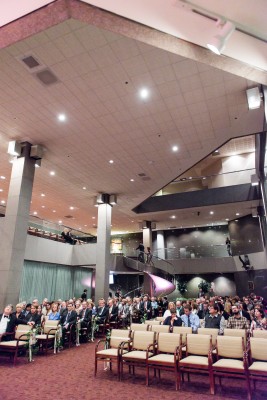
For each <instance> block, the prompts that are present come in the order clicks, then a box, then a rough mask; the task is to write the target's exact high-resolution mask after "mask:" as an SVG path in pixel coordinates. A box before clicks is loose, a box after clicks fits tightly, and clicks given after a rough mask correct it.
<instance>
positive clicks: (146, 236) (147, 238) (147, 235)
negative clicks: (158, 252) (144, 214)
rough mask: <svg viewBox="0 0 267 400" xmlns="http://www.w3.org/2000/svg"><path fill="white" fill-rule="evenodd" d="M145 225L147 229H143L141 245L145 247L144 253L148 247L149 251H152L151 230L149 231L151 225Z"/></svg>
mask: <svg viewBox="0 0 267 400" xmlns="http://www.w3.org/2000/svg"><path fill="white" fill-rule="evenodd" d="M147 222H148V221H147ZM147 225H148V226H147V228H144V229H143V244H144V246H145V252H146V250H147V247H150V248H151V251H152V229H151V223H150V222H148V224H147Z"/></svg>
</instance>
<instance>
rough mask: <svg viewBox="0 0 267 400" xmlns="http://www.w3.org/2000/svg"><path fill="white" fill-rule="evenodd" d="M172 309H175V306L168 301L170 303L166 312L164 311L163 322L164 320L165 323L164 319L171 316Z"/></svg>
mask: <svg viewBox="0 0 267 400" xmlns="http://www.w3.org/2000/svg"><path fill="white" fill-rule="evenodd" d="M173 308H175V304H174V303H173V302H172V301H170V302H169V303H168V308H167V310H166V311H164V314H163V320H164V321H165V319H166V318H167V317H170V316H171V310H172V309H173Z"/></svg>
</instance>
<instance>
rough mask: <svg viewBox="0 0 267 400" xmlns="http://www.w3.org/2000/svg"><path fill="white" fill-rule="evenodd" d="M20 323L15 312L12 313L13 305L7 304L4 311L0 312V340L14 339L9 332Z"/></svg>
mask: <svg viewBox="0 0 267 400" xmlns="http://www.w3.org/2000/svg"><path fill="white" fill-rule="evenodd" d="M19 323H20V322H19V320H18V319H17V318H16V315H15V313H13V314H12V307H11V306H6V307H5V308H4V312H3V313H2V314H0V342H1V341H9V340H12V335H8V333H13V332H14V330H15V327H16V325H18V324H19Z"/></svg>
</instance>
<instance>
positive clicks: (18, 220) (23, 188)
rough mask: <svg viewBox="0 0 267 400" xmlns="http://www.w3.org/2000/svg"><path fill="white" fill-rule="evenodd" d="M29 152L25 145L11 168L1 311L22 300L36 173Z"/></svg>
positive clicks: (0, 254)
mask: <svg viewBox="0 0 267 400" xmlns="http://www.w3.org/2000/svg"><path fill="white" fill-rule="evenodd" d="M30 149H31V145H30V144H29V143H24V144H23V149H22V156H21V157H19V158H17V159H16V160H15V161H14V162H13V166H12V174H11V179H10V185H9V191H8V199H7V206H6V215H5V218H4V221H3V225H2V226H1V232H0V237H1V242H0V276H1V280H0V309H3V307H4V306H5V305H6V304H9V303H11V304H13V305H15V304H16V303H17V302H18V300H19V293H20V285H21V276H22V271H23V264H24V254H25V247H26V240H27V229H28V223H29V211H30V203H31V197H32V186H33V179H34V172H35V166H34V165H35V160H34V159H31V158H30Z"/></svg>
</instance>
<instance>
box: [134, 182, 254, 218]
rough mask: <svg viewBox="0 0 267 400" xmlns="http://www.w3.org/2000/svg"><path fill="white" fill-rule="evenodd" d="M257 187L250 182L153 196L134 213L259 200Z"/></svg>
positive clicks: (135, 209) (136, 208)
mask: <svg viewBox="0 0 267 400" xmlns="http://www.w3.org/2000/svg"><path fill="white" fill-rule="evenodd" d="M259 199H260V194H259V190H258V187H255V186H251V184H250V183H245V184H242V185H234V186H226V187H220V188H214V189H205V190H198V191H195V192H186V193H175V194H169V195H165V196H155V197H151V198H150V199H147V200H145V201H144V202H143V203H142V204H140V205H139V206H137V207H135V208H134V209H133V211H134V212H135V213H136V214H143V213H150V212H158V211H168V210H179V209H186V208H193V207H204V206H211V205H213V206H214V205H219V204H228V203H238V202H243V201H252V200H259Z"/></svg>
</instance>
